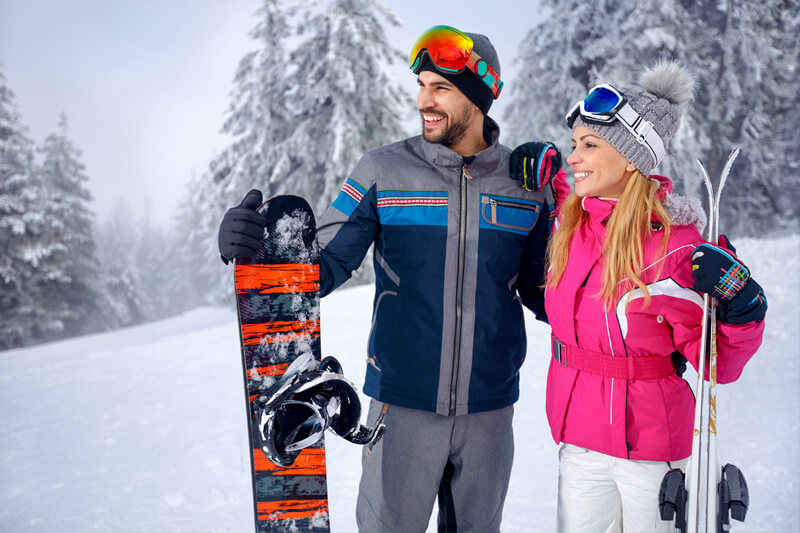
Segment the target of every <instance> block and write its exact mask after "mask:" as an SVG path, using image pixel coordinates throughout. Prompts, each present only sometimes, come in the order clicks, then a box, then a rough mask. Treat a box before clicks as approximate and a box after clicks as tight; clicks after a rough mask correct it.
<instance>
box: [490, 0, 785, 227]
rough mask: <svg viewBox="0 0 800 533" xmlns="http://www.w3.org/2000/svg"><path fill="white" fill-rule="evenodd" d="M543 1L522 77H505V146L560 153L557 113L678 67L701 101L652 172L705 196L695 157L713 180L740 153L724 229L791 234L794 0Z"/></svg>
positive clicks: (563, 142) (565, 139) (564, 136)
mask: <svg viewBox="0 0 800 533" xmlns="http://www.w3.org/2000/svg"><path fill="white" fill-rule="evenodd" d="M542 5H543V6H544V7H545V8H547V9H550V10H551V12H550V15H549V17H548V18H547V19H546V20H545V21H543V22H542V23H541V24H539V25H538V26H536V27H535V28H533V29H532V30H531V31H530V32H529V34H528V36H527V37H526V39H525V41H524V42H523V44H522V45H521V47H520V53H519V61H520V62H521V63H522V69H521V71H520V74H519V75H518V78H517V80H513V81H514V83H515V84H518V85H520V87H516V88H515V89H516V90H515V92H512V93H511V94H512V103H511V105H510V106H509V109H508V110H507V115H506V118H507V120H508V127H507V129H508V130H509V132H510V138H511V139H512V140H513V141H515V142H522V141H525V140H530V139H532V138H534V139H535V138H549V139H551V140H554V141H555V142H556V143H557V144H558V145H559V146H560V147H561V148H562V150H563V151H564V152H568V151H569V145H570V142H569V136H570V132H569V131H568V130H567V129H566V128H565V127H564V126H563V124H564V114H565V113H566V111H567V110H568V108H569V106H571V105H572V104H573V103H574V102H575V101H576V100H577V99H579V98H581V97H582V96H584V95H585V94H586V91H587V90H588V89H589V87H591V86H592V85H594V84H595V83H598V82H611V83H616V84H620V85H621V84H624V83H627V82H631V81H635V76H636V75H637V74H638V73H639V72H640V71H641V68H642V66H643V65H652V64H653V63H654V62H655V61H657V60H658V59H660V58H664V57H665V58H669V59H677V60H679V61H681V62H682V63H683V64H684V65H686V66H687V67H688V68H689V69H690V71H692V72H693V73H694V74H695V76H696V77H697V96H696V99H695V101H694V102H693V103H692V104H691V105H690V106H688V108H687V112H686V113H685V114H684V116H683V118H682V123H681V127H680V129H679V130H678V132H677V134H676V135H675V137H673V139H672V145H671V148H670V152H671V155H670V156H669V157H668V158H667V159H665V160H664V162H663V163H662V164H661V165H659V167H657V168H656V173H663V174H666V175H668V176H670V177H672V178H673V180H674V181H675V189H676V191H677V192H681V193H684V194H686V193H688V194H701V191H700V188H701V187H702V185H701V183H700V180H699V178H698V176H697V173H698V170H697V163H696V162H695V160H696V159H697V158H700V159H702V160H703V161H704V162H705V163H706V165H707V167H708V168H709V171H710V172H711V174H712V175H717V174H718V173H719V171H720V170H721V167H722V164H723V163H724V159H725V157H726V156H727V154H728V152H729V151H730V150H731V149H732V148H733V147H735V146H742V147H743V149H744V150H743V153H742V155H741V156H740V157H739V160H738V161H737V163H736V165H735V166H734V169H733V171H732V175H731V180H735V182H736V183H737V187H735V188H729V189H726V191H725V195H726V199H725V201H724V202H722V207H721V209H722V219H723V227H724V228H725V230H726V231H728V232H730V233H731V234H733V235H757V234H762V233H763V232H764V231H767V230H774V229H781V228H790V227H792V226H793V227H794V228H795V229H796V228H797V220H798V211H797V206H796V204H795V203H794V202H791V200H790V198H791V196H789V195H788V194H787V191H797V190H798V187H800V185H798V182H800V180H798V179H797V172H796V169H797V168H798V167H799V166H800V162H798V151H797V150H796V146H797V144H796V143H797V139H798V133H797V130H798V128H797V124H798V113H800V111H798V109H799V106H798V105H797V103H798V93H799V92H800V90H799V89H798V84H800V69H798V68H797V65H798V43H797V39H796V38H795V36H796V35H797V33H798V31H800V27H798V19H799V17H798V13H799V12H800V3H798V1H797V0H769V1H766V2H760V3H754V2H744V1H741V0H728V1H724V2H718V1H716V0H701V1H697V2H680V1H670V2H660V1H657V0H641V1H629V2H611V1H601V3H600V5H599V6H598V4H597V3H593V4H592V5H591V6H588V5H585V4H584V3H582V2H579V1H577V0H569V1H568V2H556V1H555V0H543V1H542ZM776 117H780V120H777V121H776V120H775V119H776ZM793 143H794V144H793ZM792 169H795V170H794V171H792ZM732 183H733V181H732Z"/></svg>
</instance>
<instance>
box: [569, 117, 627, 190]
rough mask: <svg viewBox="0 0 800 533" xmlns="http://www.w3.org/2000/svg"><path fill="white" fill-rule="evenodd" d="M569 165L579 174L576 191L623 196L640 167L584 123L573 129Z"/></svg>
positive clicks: (575, 173) (574, 172) (576, 178)
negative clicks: (629, 181)
mask: <svg viewBox="0 0 800 533" xmlns="http://www.w3.org/2000/svg"><path fill="white" fill-rule="evenodd" d="M567 164H568V165H569V166H570V168H572V173H573V174H574V176H575V194H577V195H578V196H581V197H583V196H594V197H604V198H619V197H620V196H621V195H622V191H624V190H625V185H627V183H628V179H629V178H630V177H631V174H633V172H634V171H635V170H636V167H635V166H634V165H633V164H632V163H631V162H629V161H628V160H627V159H625V156H623V155H622V154H621V153H619V151H617V149H616V148H614V147H613V146H612V145H611V144H610V143H608V142H607V141H606V140H605V139H603V138H602V137H600V135H598V134H597V133H595V132H594V131H592V130H590V129H589V128H586V127H584V126H576V127H575V129H574V130H573V131H572V153H571V154H570V155H569V157H567Z"/></svg>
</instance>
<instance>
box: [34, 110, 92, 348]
mask: <svg viewBox="0 0 800 533" xmlns="http://www.w3.org/2000/svg"><path fill="white" fill-rule="evenodd" d="M39 151H40V152H41V153H42V154H43V156H44V157H43V162H42V166H41V167H40V169H39V174H40V176H41V179H42V182H43V185H44V188H45V195H44V198H43V203H44V205H45V207H46V212H47V215H46V216H47V221H48V231H47V233H46V234H45V235H43V236H42V238H43V241H44V242H46V243H48V244H50V245H51V246H52V247H53V248H54V249H55V250H57V251H56V252H55V253H53V254H52V255H51V257H50V258H49V260H48V263H49V264H50V265H51V267H52V268H57V269H58V271H59V273H60V274H61V275H59V276H54V277H49V278H48V280H47V283H46V292H47V294H48V298H47V309H48V312H50V313H52V314H53V318H54V319H56V320H59V321H61V322H62V323H63V324H64V332H63V333H62V334H60V335H59V336H75V335H80V334H82V333H86V332H89V331H97V330H98V329H105V327H104V325H103V324H102V320H103V318H102V317H101V316H100V312H99V307H98V302H99V299H100V294H99V293H100V288H99V287H98V286H97V279H98V274H99V269H98V266H97V254H96V244H95V241H94V235H93V230H92V226H93V221H94V213H93V212H92V211H91V209H90V208H89V203H90V202H91V200H92V196H91V193H90V192H89V190H88V188H87V187H86V183H87V182H88V181H89V177H88V176H87V175H86V174H85V172H84V170H85V167H84V165H83V164H82V163H81V162H80V156H81V152H80V150H78V149H77V148H76V147H75V146H74V145H73V144H72V141H71V140H70V139H69V134H68V125H67V117H66V115H64V114H63V113H62V115H61V117H60V119H59V124H58V131H57V132H55V133H52V134H50V135H48V136H47V138H46V139H45V141H44V144H43V146H42V147H41V148H40V149H39Z"/></svg>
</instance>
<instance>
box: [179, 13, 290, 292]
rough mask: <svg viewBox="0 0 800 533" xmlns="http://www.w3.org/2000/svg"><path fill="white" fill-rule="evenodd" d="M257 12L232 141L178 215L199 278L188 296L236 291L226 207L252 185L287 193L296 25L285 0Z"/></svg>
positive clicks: (268, 192)
mask: <svg viewBox="0 0 800 533" xmlns="http://www.w3.org/2000/svg"><path fill="white" fill-rule="evenodd" d="M257 16H258V17H259V20H258V22H257V23H256V25H255V27H254V28H253V29H252V30H251V32H250V36H251V37H252V38H253V39H254V40H256V41H257V42H258V44H259V47H258V48H257V49H256V50H254V51H252V52H249V53H248V54H246V55H245V56H244V57H243V58H242V59H241V61H240V62H239V66H238V68H237V70H236V74H235V77H234V86H233V89H232V91H231V103H230V106H229V109H228V116H227V118H226V120H225V122H224V124H223V127H222V132H223V133H226V134H228V135H230V136H231V137H232V138H233V140H232V142H231V144H230V145H229V146H228V147H227V148H226V149H225V150H224V151H223V152H222V153H221V154H219V155H218V156H216V157H215V158H214V159H213V160H212V161H211V163H210V164H209V168H208V170H207V171H206V172H205V173H204V174H203V175H202V176H201V177H200V178H199V179H195V180H192V183H191V188H190V190H189V195H188V197H187V198H188V199H187V200H186V201H185V203H184V205H183V206H182V208H181V215H180V216H179V220H180V224H181V226H183V227H185V228H187V233H188V235H186V238H184V239H183V240H182V242H181V244H180V250H181V253H180V256H181V258H182V259H181V260H182V262H183V264H184V265H185V266H186V268H187V270H191V271H192V273H193V275H192V279H194V281H195V284H194V286H193V287H190V288H189V287H187V289H188V290H189V294H191V295H192V296H188V295H187V297H189V298H192V299H193V300H195V301H197V298H198V295H200V294H205V295H208V299H209V300H211V301H222V300H223V299H225V297H226V295H228V294H229V293H230V288H229V287H230V284H231V281H230V272H229V269H228V268H225V267H224V265H223V264H222V263H221V262H220V260H219V255H218V253H217V228H218V226H219V221H220V219H221V218H222V215H223V214H224V213H225V210H226V209H227V208H228V207H230V206H232V205H235V204H236V203H238V202H239V201H240V200H241V198H242V197H243V196H244V194H245V193H246V192H247V191H248V190H250V189H252V188H258V189H260V190H261V191H263V192H264V196H265V198H269V197H270V196H272V195H274V194H277V193H279V192H284V191H283V190H282V188H281V187H282V183H283V182H284V178H285V176H286V175H287V173H288V170H287V169H286V156H285V154H284V153H283V152H282V151H281V150H280V149H279V148H278V146H279V145H280V143H281V142H282V140H283V139H284V138H285V136H286V134H287V130H288V123H289V120H290V118H291V117H290V111H289V109H288V108H287V106H286V102H285V94H286V92H287V85H286V83H287V81H286V73H287V70H288V68H289V64H290V63H289V54H288V52H287V51H286V48H285V47H284V43H285V42H286V41H287V40H288V39H289V38H290V37H291V33H292V29H291V26H290V24H289V21H288V14H287V10H286V8H285V7H284V6H283V5H282V3H281V2H280V1H279V0H263V2H262V6H261V8H260V9H259V11H258V12H257Z"/></svg>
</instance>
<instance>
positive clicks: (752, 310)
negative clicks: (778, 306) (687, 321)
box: [692, 236, 767, 324]
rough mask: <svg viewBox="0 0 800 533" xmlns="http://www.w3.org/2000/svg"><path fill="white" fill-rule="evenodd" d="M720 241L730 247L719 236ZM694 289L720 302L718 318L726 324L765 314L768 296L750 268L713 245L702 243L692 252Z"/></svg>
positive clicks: (758, 317) (753, 318)
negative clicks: (752, 276)
mask: <svg viewBox="0 0 800 533" xmlns="http://www.w3.org/2000/svg"><path fill="white" fill-rule="evenodd" d="M720 242H721V243H723V244H724V245H726V246H727V247H728V248H733V246H731V245H730V243H729V242H728V240H727V239H726V238H725V237H724V236H722V237H721V238H720ZM692 278H693V279H694V283H693V284H692V286H693V287H694V290H696V291H699V292H704V293H707V294H710V295H711V296H713V297H714V298H716V299H717V301H718V302H719V304H720V305H719V307H718V318H719V320H720V321H721V322H724V323H726V324H746V323H748V322H753V321H760V320H763V319H764V316H765V315H766V313H767V298H766V296H765V295H764V291H763V290H762V289H761V286H760V285H759V284H758V283H756V281H755V280H754V279H752V278H751V277H750V271H749V270H748V269H747V267H746V266H745V265H744V264H743V263H742V262H741V261H739V259H737V258H736V256H734V255H733V254H732V253H730V252H728V251H727V250H725V249H724V248H721V247H719V246H714V245H713V244H701V245H699V246H698V247H697V248H695V249H694V252H692Z"/></svg>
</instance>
